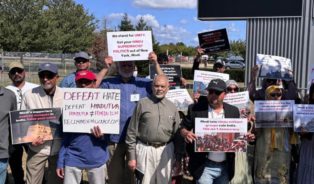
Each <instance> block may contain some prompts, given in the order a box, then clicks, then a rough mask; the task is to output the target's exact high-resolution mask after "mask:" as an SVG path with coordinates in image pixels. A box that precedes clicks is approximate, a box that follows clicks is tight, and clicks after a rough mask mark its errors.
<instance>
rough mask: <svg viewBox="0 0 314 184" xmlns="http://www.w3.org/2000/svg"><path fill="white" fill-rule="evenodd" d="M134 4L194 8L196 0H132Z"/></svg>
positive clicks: (152, 6) (151, 6)
mask: <svg viewBox="0 0 314 184" xmlns="http://www.w3.org/2000/svg"><path fill="white" fill-rule="evenodd" d="M133 3H134V4H135V5H136V6H141V7H149V8H190V9H192V8H195V7H196V0H134V1H133Z"/></svg>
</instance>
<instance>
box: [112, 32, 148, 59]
mask: <svg viewBox="0 0 314 184" xmlns="http://www.w3.org/2000/svg"><path fill="white" fill-rule="evenodd" d="M107 42H108V55H109V56H112V59H113V61H139V60H148V55H149V53H150V52H152V51H153V42H152V32H151V31H116V32H108V33H107Z"/></svg>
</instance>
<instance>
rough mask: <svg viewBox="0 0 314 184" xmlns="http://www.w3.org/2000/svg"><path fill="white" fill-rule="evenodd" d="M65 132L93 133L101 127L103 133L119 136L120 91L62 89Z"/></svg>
mask: <svg viewBox="0 0 314 184" xmlns="http://www.w3.org/2000/svg"><path fill="white" fill-rule="evenodd" d="M62 90H63V92H64V96H63V132H79V133H91V129H92V128H93V127H94V126H99V127H100V129H101V132H102V133H105V134H119V127H120V126H119V125H120V90H119V89H91V88H62Z"/></svg>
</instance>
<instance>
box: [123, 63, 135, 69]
mask: <svg viewBox="0 0 314 184" xmlns="http://www.w3.org/2000/svg"><path fill="white" fill-rule="evenodd" d="M120 66H121V67H122V68H125V67H129V68H131V67H133V66H134V65H133V64H132V63H124V64H120Z"/></svg>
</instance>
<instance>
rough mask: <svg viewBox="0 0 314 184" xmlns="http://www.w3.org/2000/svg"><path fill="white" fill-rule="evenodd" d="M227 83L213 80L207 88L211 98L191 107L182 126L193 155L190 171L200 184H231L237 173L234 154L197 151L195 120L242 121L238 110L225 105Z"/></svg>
mask: <svg viewBox="0 0 314 184" xmlns="http://www.w3.org/2000/svg"><path fill="white" fill-rule="evenodd" d="M226 88H227V87H226V83H225V82H224V81H223V80H221V79H213V80H212V81H211V82H210V83H209V84H208V87H207V90H208V96H207V99H206V98H203V97H201V98H200V99H199V101H198V102H197V103H196V104H193V105H191V106H190V107H189V110H188V115H187V116H186V118H184V119H183V121H182V123H181V129H180V133H181V135H182V136H183V137H184V139H185V141H186V142H187V143H188V144H187V151H188V153H189V156H190V161H189V170H190V172H191V174H192V175H193V177H194V179H195V181H196V182H197V183H199V184H203V183H204V184H205V183H206V184H216V183H217V184H218V183H219V184H225V183H226V184H227V183H229V181H230V180H231V179H232V177H233V174H234V153H224V152H209V153H196V152H194V144H191V143H193V142H194V141H195V139H196V136H195V134H194V133H193V131H192V130H194V128H195V118H210V119H213V118H214V119H219V118H239V117H240V113H239V110H238V108H236V107H235V106H232V105H229V104H227V103H224V102H223V99H224V97H225V93H226Z"/></svg>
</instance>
